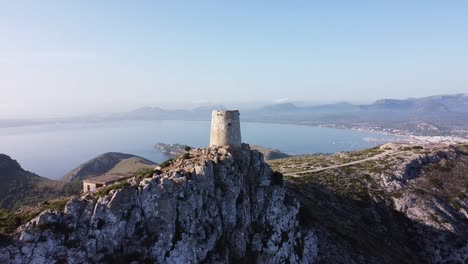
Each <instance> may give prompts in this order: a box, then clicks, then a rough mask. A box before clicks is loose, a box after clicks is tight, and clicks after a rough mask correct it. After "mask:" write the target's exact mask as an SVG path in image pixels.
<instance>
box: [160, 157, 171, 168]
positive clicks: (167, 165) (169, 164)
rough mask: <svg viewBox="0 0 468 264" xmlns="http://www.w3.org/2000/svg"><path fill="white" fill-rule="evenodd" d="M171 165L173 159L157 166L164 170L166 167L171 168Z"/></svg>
mask: <svg viewBox="0 0 468 264" xmlns="http://www.w3.org/2000/svg"><path fill="white" fill-rule="evenodd" d="M172 163H174V159H168V160H166V161H164V162H162V163H161V164H159V166H161V168H166V167H169V166H171V164H172Z"/></svg>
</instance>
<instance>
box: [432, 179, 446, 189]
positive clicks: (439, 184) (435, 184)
mask: <svg viewBox="0 0 468 264" xmlns="http://www.w3.org/2000/svg"><path fill="white" fill-rule="evenodd" d="M429 181H430V182H431V185H432V186H433V187H435V188H437V189H442V188H444V184H443V183H442V181H441V180H439V179H437V178H431V179H430V180H429Z"/></svg>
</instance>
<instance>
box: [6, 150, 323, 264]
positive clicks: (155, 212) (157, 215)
mask: <svg viewBox="0 0 468 264" xmlns="http://www.w3.org/2000/svg"><path fill="white" fill-rule="evenodd" d="M275 177H278V176H277V175H275V174H274V173H273V171H272V170H271V169H270V167H269V166H268V165H267V164H266V163H264V161H263V156H262V154H260V153H259V152H257V151H252V150H251V149H250V147H249V146H248V145H243V146H242V148H241V149H237V150H235V151H234V150H233V151H231V150H229V149H225V148H207V149H196V150H191V151H190V153H189V157H188V158H187V157H185V158H180V159H178V160H176V161H175V162H174V163H173V164H172V165H171V166H170V167H168V168H164V169H163V170H162V172H161V173H158V174H155V175H153V177H151V178H146V179H142V180H141V179H140V180H139V179H136V178H132V179H129V180H128V184H126V185H124V186H123V187H122V188H121V189H115V190H111V191H110V192H109V193H108V194H105V195H102V196H99V195H96V194H94V195H84V196H82V197H80V198H76V199H73V200H71V201H69V202H68V204H67V205H66V208H65V211H64V212H54V211H45V212H43V213H41V214H40V215H39V216H37V217H36V218H35V219H33V220H32V221H30V222H29V223H27V224H26V225H24V226H21V227H20V228H19V229H18V233H17V235H16V237H15V239H14V240H15V241H16V243H15V244H14V245H10V246H8V247H4V248H0V262H6V263H28V262H29V263H49V262H56V261H59V260H64V261H66V262H67V263H82V262H83V261H88V262H106V261H111V262H112V261H113V260H115V258H119V259H120V260H122V259H125V260H128V261H140V262H142V261H152V262H157V263H200V262H204V263H230V262H231V263H232V262H239V261H241V262H243V263H285V262H290V263H312V262H313V261H314V259H315V257H316V255H317V240H316V237H315V235H314V233H313V232H312V231H310V230H303V229H302V227H301V226H300V225H299V220H298V213H299V202H298V201H297V200H296V199H295V198H293V197H290V196H288V195H287V194H286V190H285V188H284V186H283V185H282V182H281V181H277V180H274V179H275Z"/></svg>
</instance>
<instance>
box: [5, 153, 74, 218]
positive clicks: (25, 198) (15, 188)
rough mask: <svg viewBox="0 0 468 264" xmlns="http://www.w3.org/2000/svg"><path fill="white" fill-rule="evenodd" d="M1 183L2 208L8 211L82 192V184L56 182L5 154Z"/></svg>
mask: <svg viewBox="0 0 468 264" xmlns="http://www.w3.org/2000/svg"><path fill="white" fill-rule="evenodd" d="M0 182H1V184H0V208H7V209H12V208H15V207H18V206H21V205H24V204H29V203H37V202H40V201H46V200H50V199H53V198H57V197H63V196H70V195H73V194H78V193H79V192H80V190H81V184H77V183H67V182H62V181H54V180H50V179H47V178H44V177H41V176H38V175H36V174H34V173H32V172H29V171H26V170H24V169H23V168H21V166H20V165H19V163H18V162H17V161H16V160H13V159H12V158H10V157H9V156H7V155H4V154H0Z"/></svg>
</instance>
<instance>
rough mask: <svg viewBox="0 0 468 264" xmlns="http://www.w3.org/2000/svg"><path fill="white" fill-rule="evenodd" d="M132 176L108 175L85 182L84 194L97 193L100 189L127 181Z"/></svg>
mask: <svg viewBox="0 0 468 264" xmlns="http://www.w3.org/2000/svg"><path fill="white" fill-rule="evenodd" d="M129 177H131V176H129V175H119V174H106V175H102V176H98V177H94V178H89V179H86V180H83V192H95V191H96V190H98V189H99V188H102V187H105V186H109V185H112V184H113V183H115V182H118V181H121V180H125V179H127V178H129Z"/></svg>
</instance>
